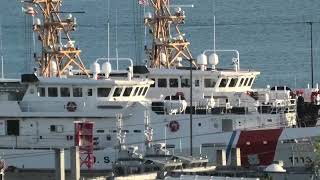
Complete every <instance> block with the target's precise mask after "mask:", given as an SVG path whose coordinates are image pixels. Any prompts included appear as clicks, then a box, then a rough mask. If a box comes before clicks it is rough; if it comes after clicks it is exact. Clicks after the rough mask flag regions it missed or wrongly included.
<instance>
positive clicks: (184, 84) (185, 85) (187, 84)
mask: <svg viewBox="0 0 320 180" xmlns="http://www.w3.org/2000/svg"><path fill="white" fill-rule="evenodd" d="M190 86H191V83H190V79H181V87H182V88H189V87H190Z"/></svg>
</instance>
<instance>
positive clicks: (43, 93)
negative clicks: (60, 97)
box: [38, 87, 46, 97]
mask: <svg viewBox="0 0 320 180" xmlns="http://www.w3.org/2000/svg"><path fill="white" fill-rule="evenodd" d="M38 96H40V97H45V96H46V88H44V87H38Z"/></svg>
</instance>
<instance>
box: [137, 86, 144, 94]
mask: <svg viewBox="0 0 320 180" xmlns="http://www.w3.org/2000/svg"><path fill="white" fill-rule="evenodd" d="M142 91H143V87H141V88H140V89H139V93H138V94H137V96H141V95H142Z"/></svg>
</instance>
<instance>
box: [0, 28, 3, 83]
mask: <svg viewBox="0 0 320 180" xmlns="http://www.w3.org/2000/svg"><path fill="white" fill-rule="evenodd" d="M0 53H1V79H4V71H3V44H2V24H1V22H0Z"/></svg>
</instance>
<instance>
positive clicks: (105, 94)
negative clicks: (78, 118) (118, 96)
mask: <svg viewBox="0 0 320 180" xmlns="http://www.w3.org/2000/svg"><path fill="white" fill-rule="evenodd" d="M97 90H98V94H97V95H98V97H108V96H109V94H110V91H111V88H98V89H97Z"/></svg>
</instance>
